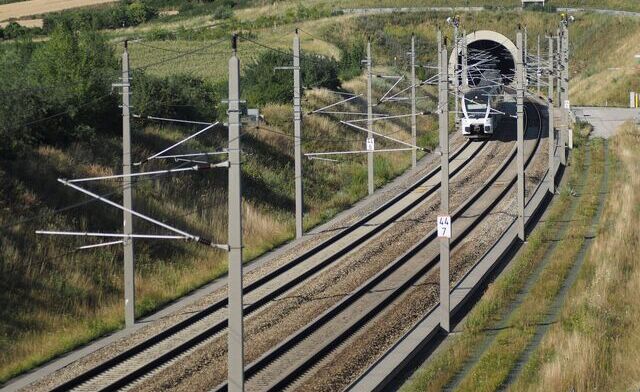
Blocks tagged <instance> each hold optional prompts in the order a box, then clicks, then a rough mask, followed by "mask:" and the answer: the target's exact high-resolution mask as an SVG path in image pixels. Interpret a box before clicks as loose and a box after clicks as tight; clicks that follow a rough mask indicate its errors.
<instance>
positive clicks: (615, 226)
mask: <svg viewBox="0 0 640 392" xmlns="http://www.w3.org/2000/svg"><path fill="white" fill-rule="evenodd" d="M612 144H613V148H612V150H613V151H614V152H615V155H616V161H615V167H612V170H611V173H612V174H614V175H615V177H614V178H613V184H612V186H611V189H612V190H613V189H614V190H615V192H611V193H610V194H609V197H608V198H607V204H606V207H605V211H604V213H603V217H602V221H601V225H600V228H599V231H598V236H597V237H596V240H595V242H594V243H593V245H592V247H591V249H590V251H589V254H588V256H587V259H586V261H585V264H584V266H583V268H582V271H581V273H580V275H579V277H578V280H577V282H576V285H575V286H574V288H573V289H572V290H571V292H570V294H569V297H568V299H567V302H566V304H565V306H564V309H563V311H562V317H561V323H559V324H556V325H555V326H553V327H552V328H551V330H550V331H549V333H548V334H547V336H546V337H545V338H544V340H543V342H542V344H541V345H540V347H539V348H538V350H537V352H536V353H535V355H534V356H533V358H532V360H531V361H530V362H529V363H528V364H527V366H526V367H525V371H524V372H523V375H522V377H521V378H520V379H519V380H518V382H517V383H516V385H515V386H514V387H513V388H512V390H516V391H524V390H536V391H550V390H553V391H566V390H576V391H586V390H600V391H630V390H638V388H639V387H640V354H639V353H640V332H639V328H638V326H639V325H640V302H639V301H638V300H637V298H638V296H637V293H638V292H639V291H638V290H640V265H639V263H640V259H639V258H638V253H639V252H640V231H639V230H638V221H639V220H640V174H639V173H640V163H639V161H638V154H640V131H639V130H638V127H636V126H633V125H631V124H626V125H625V126H624V127H623V128H622V129H621V134H620V135H618V136H616V137H615V138H614V139H613V143H612Z"/></svg>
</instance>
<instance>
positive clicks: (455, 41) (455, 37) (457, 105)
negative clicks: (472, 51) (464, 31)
mask: <svg viewBox="0 0 640 392" xmlns="http://www.w3.org/2000/svg"><path fill="white" fill-rule="evenodd" d="M458 25H459V22H458V21H457V18H456V20H454V22H453V53H454V56H453V61H454V63H453V69H454V71H453V88H454V89H455V91H454V93H455V94H454V95H455V104H454V105H455V106H454V111H455V119H456V121H455V123H456V128H457V127H458V125H460V112H459V111H460V98H459V97H458V94H460V78H459V76H458V72H459V68H460V64H459V61H458V51H459V49H460V44H459V43H458V35H459V33H458Z"/></svg>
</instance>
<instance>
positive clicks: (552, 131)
mask: <svg viewBox="0 0 640 392" xmlns="http://www.w3.org/2000/svg"><path fill="white" fill-rule="evenodd" d="M554 73H555V66H554V63H553V37H549V80H548V82H549V86H548V92H547V113H548V115H549V192H551V193H552V194H553V193H555V176H556V173H555V165H554V155H555V150H556V140H555V128H554V118H553V114H554V110H553V81H554V79H555V77H554Z"/></svg>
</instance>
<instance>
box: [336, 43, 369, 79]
mask: <svg viewBox="0 0 640 392" xmlns="http://www.w3.org/2000/svg"><path fill="white" fill-rule="evenodd" d="M366 56H367V55H366V52H365V49H364V44H361V43H355V44H350V45H348V46H347V47H346V48H342V58H341V59H340V64H339V66H340V73H339V75H340V79H342V80H349V79H352V78H354V77H356V76H358V75H360V73H362V60H363V59H365V58H366Z"/></svg>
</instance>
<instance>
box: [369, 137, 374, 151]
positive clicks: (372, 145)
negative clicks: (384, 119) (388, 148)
mask: <svg viewBox="0 0 640 392" xmlns="http://www.w3.org/2000/svg"><path fill="white" fill-rule="evenodd" d="M375 149H376V142H375V141H374V140H373V138H372V137H368V138H367V151H375Z"/></svg>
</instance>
